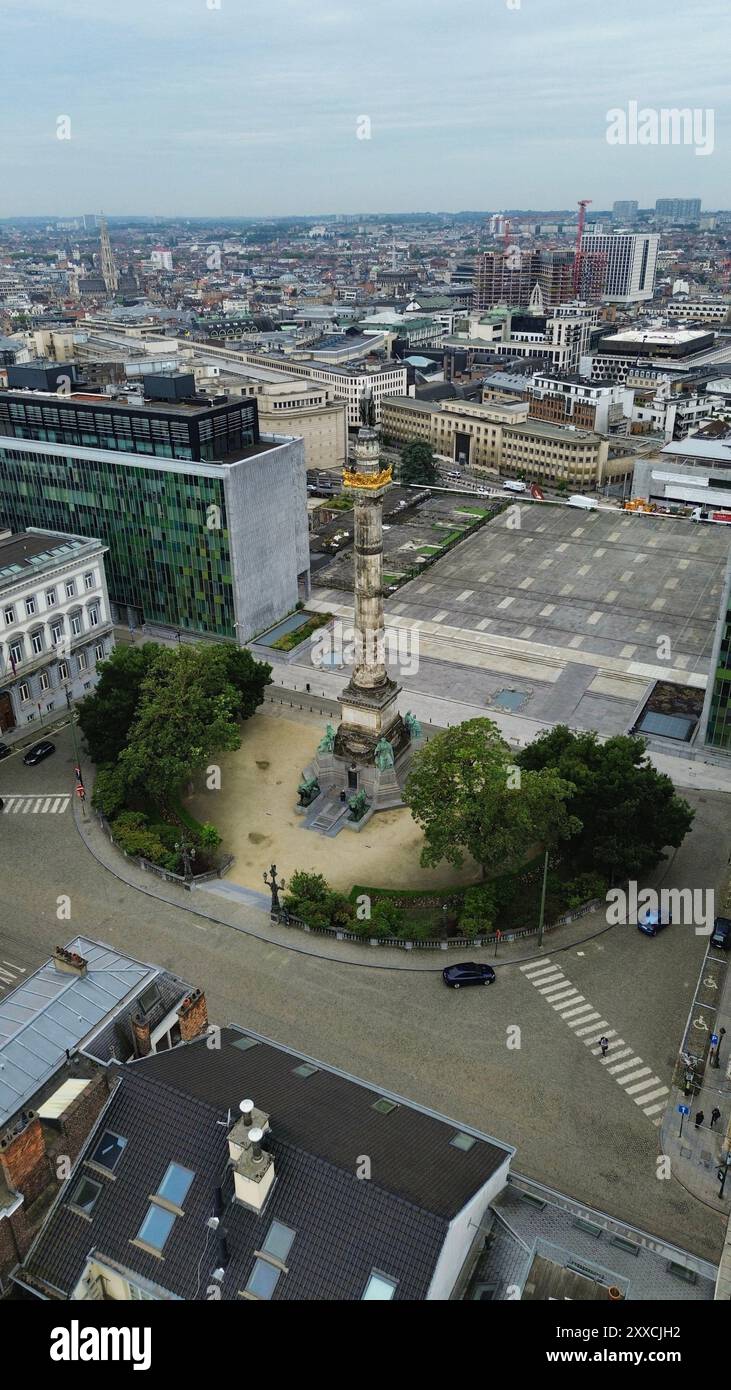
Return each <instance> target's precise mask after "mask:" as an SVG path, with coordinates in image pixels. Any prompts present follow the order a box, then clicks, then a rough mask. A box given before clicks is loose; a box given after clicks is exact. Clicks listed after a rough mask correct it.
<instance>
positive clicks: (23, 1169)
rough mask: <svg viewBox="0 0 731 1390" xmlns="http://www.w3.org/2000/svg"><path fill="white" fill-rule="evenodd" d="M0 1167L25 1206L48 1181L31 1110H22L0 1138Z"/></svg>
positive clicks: (38, 1127) (49, 1175)
mask: <svg viewBox="0 0 731 1390" xmlns="http://www.w3.org/2000/svg"><path fill="white" fill-rule="evenodd" d="M0 1169H2V1174H3V1177H4V1178H5V1181H6V1183H7V1185H8V1187H9V1188H11V1189H12V1191H14V1192H22V1194H23V1196H24V1197H25V1199H26V1202H27V1203H28V1205H29V1206H30V1205H31V1203H32V1202H35V1200H36V1198H37V1197H40V1195H41V1193H42V1192H43V1191H44V1189H45V1188H46V1187H47V1186H48V1184H49V1182H50V1181H51V1179H52V1177H53V1173H52V1170H51V1165H50V1163H49V1161H48V1156H47V1154H46V1141H45V1138H44V1135H43V1129H42V1127H41V1122H40V1120H39V1119H38V1116H37V1115H36V1113H35V1111H34V1110H24V1111H23V1114H22V1115H21V1117H20V1119H19V1120H18V1121H17V1122H16V1123H15V1124H14V1125H13V1126H12V1127H11V1128H10V1129H7V1130H6V1131H5V1133H4V1134H3V1136H2V1138H0Z"/></svg>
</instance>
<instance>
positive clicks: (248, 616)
mask: <svg viewBox="0 0 731 1390" xmlns="http://www.w3.org/2000/svg"><path fill="white" fill-rule="evenodd" d="M177 380H178V381H179V379H177ZM175 381H176V378H172V379H168V385H167V387H162V386H160V385H159V384H158V385H156V386H155V388H154V389H155V391H156V393H158V394H159V392H160V391H161V390H163V389H167V390H168V391H169V392H170V393H174V391H175V390H176V389H182V388H180V387H178V388H176V387H175V385H174V384H171V383H174V382H175ZM147 386H148V390H150V389H152V388H151V387H150V378H149V377H148V379H147ZM0 524H2V525H4V526H9V527H11V528H12V529H13V530H14V531H19V530H22V529H24V528H25V527H28V526H43V527H47V528H48V529H51V530H56V531H70V532H73V533H74V534H77V535H82V536H83V535H87V536H90V537H91V536H95V537H99V538H100V539H101V540H102V541H103V542H104V543H105V544H106V545H107V546H108V547H109V555H108V561H107V579H108V583H109V594H110V598H111V601H112V605H113V613H114V616H115V618H116V619H117V620H118V621H122V622H128V623H129V624H130V625H131V626H135V627H136V626H140V625H142V624H143V623H146V624H148V625H150V624H151V625H154V626H156V627H157V626H159V627H161V628H163V629H167V630H172V631H173V632H175V631H177V630H183V631H185V632H189V633H190V634H208V635H210V636H212V637H221V638H230V639H233V640H236V641H240V642H244V641H246V640H248V639H249V638H250V637H251V636H252V635H253V634H254V633H255V632H260V631H262V630H263V629H264V628H266V627H268V626H270V625H271V624H272V623H274V622H276V620H277V619H278V618H281V617H282V616H283V615H284V614H286V613H288V612H290V611H291V609H293V608H294V606H295V604H296V603H297V601H298V600H299V599H304V598H306V597H307V595H308V593H309V549H308V527H307V491H306V474H305V462H304V449H303V444H302V440H301V439H294V438H292V437H290V436H289V435H285V434H281V435H269V436H264V437H261V436H260V433H259V423H258V415H257V407H256V401H255V400H247V399H241V398H239V399H237V400H236V401H229V400H227V399H226V398H224V399H223V400H222V401H217V402H214V403H212V404H211V403H210V402H208V401H206V400H204V399H201V398H193V399H177V400H172V401H165V402H162V401H160V400H159V399H158V400H155V401H152V402H150V401H145V400H140V399H138V400H136V401H135V402H134V403H130V401H129V400H127V399H125V398H118V399H113V398H110V397H109V396H90V395H83V396H77V395H74V396H58V395H55V394H51V393H46V392H31V391H6V392H1V393H0Z"/></svg>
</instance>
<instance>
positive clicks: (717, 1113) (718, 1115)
mask: <svg viewBox="0 0 731 1390" xmlns="http://www.w3.org/2000/svg"><path fill="white" fill-rule="evenodd" d="M720 1118H721V1111H720V1110H719V1108H718V1106H717V1105H714V1107H713V1109H712V1111H711V1129H713V1126H714V1125H715V1123H716V1120H720Z"/></svg>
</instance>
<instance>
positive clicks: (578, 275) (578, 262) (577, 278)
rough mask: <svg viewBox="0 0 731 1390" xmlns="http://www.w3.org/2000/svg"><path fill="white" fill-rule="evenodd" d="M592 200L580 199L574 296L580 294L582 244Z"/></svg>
mask: <svg viewBox="0 0 731 1390" xmlns="http://www.w3.org/2000/svg"><path fill="white" fill-rule="evenodd" d="M591 201H592V199H591V198H580V199H579V222H578V226H577V228H576V250H575V252H574V294H578V293H579V288H580V285H581V243H582V242H583V240H584V222H585V221H586V209H587V208H588V206H589V204H590V202H591Z"/></svg>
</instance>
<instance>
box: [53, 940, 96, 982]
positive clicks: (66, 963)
mask: <svg viewBox="0 0 731 1390" xmlns="http://www.w3.org/2000/svg"><path fill="white" fill-rule="evenodd" d="M53 964H54V965H55V967H56V969H57V970H60V971H61V972H62V974H64V975H82V976H83V975H85V974H86V972H87V970H88V968H89V963H88V961H85V960H84V957H83V956H80V955H78V953H77V952H76V951H67V950H66V947H65V946H56V948H55V950H54V952H53Z"/></svg>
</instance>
